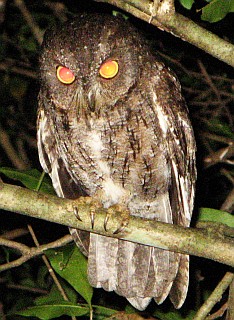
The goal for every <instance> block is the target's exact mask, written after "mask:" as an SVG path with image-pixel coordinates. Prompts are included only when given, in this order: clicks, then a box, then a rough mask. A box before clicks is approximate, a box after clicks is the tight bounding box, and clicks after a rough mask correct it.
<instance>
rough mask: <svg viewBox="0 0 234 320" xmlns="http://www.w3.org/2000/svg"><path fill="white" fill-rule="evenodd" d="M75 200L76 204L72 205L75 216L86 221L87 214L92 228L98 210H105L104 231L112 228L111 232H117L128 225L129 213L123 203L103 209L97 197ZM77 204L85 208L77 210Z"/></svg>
mask: <svg viewBox="0 0 234 320" xmlns="http://www.w3.org/2000/svg"><path fill="white" fill-rule="evenodd" d="M77 202H78V205H75V204H74V205H73V212H74V214H75V216H76V218H77V219H78V220H79V221H81V222H85V221H86V222H87V217H88V216H89V219H88V220H89V221H90V223H91V228H92V229H94V224H95V218H96V217H97V215H98V211H99V210H101V211H103V210H105V211H106V216H105V219H104V224H103V227H104V230H105V231H106V232H110V230H113V234H118V233H120V232H122V231H123V230H124V229H125V228H126V226H127V225H128V222H129V216H130V213H129V210H128V209H127V208H126V206H124V205H113V206H111V207H109V208H108V209H104V208H103V205H102V203H101V202H100V201H99V200H98V199H97V197H93V198H91V197H80V198H78V199H77ZM79 205H80V206H85V207H86V209H85V210H84V211H83V210H79ZM85 212H86V213H85ZM111 217H116V218H117V219H111ZM107 226H108V227H107Z"/></svg>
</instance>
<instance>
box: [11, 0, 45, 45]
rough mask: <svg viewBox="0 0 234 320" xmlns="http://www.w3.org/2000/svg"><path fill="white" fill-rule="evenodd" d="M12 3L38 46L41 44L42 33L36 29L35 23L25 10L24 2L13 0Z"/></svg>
mask: <svg viewBox="0 0 234 320" xmlns="http://www.w3.org/2000/svg"><path fill="white" fill-rule="evenodd" d="M14 2H15V5H16V6H17V7H18V8H19V10H20V12H21V13H22V15H23V17H24V19H25V20H26V22H27V24H28V25H29V27H30V29H31V31H32V34H33V35H34V37H35V39H36V40H37V42H38V43H39V44H41V43H42V39H43V35H42V32H41V30H40V28H39V27H38V25H37V24H36V22H35V21H34V19H33V17H32V15H31V13H30V11H29V10H28V9H27V7H26V5H25V3H24V1H23V0H15V1H14Z"/></svg>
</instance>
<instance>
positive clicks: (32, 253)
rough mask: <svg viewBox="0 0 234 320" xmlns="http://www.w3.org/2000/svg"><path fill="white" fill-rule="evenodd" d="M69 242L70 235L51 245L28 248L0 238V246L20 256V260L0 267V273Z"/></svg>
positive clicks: (70, 239)
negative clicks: (10, 249) (12, 250)
mask: <svg viewBox="0 0 234 320" xmlns="http://www.w3.org/2000/svg"><path fill="white" fill-rule="evenodd" d="M71 241H72V237H71V236H70V235H66V236H64V237H62V238H61V239H58V240H56V241H53V242H51V243H48V244H44V245H40V246H39V247H34V248H30V247H28V246H26V245H25V244H22V243H19V242H15V241H12V240H8V239H5V238H2V237H0V245H2V246H4V247H8V248H12V249H15V250H17V251H18V252H19V253H20V254H21V255H22V256H21V257H20V258H18V259H16V260H13V261H11V262H7V263H5V264H2V265H0V272H1V271H4V270H7V269H11V268H14V267H18V266H20V265H21V264H23V263H24V262H26V261H28V260H29V259H31V258H34V257H36V256H39V255H42V254H43V253H44V252H45V251H46V250H48V249H54V248H58V247H61V246H63V245H65V244H67V243H69V242H71Z"/></svg>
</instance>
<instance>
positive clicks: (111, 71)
mask: <svg viewBox="0 0 234 320" xmlns="http://www.w3.org/2000/svg"><path fill="white" fill-rule="evenodd" d="M118 71H119V65H118V62H117V61H115V60H109V61H106V62H104V63H103V64H102V65H101V67H100V69H99V73H100V76H101V77H103V78H105V79H111V78H114V77H115V76H116V75H117V73H118Z"/></svg>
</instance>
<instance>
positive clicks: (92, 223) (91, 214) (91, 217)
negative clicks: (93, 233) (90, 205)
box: [90, 209, 95, 229]
mask: <svg viewBox="0 0 234 320" xmlns="http://www.w3.org/2000/svg"><path fill="white" fill-rule="evenodd" d="M94 219H95V212H94V211H93V210H92V209H91V211H90V220H91V227H92V229H93V228H94Z"/></svg>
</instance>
